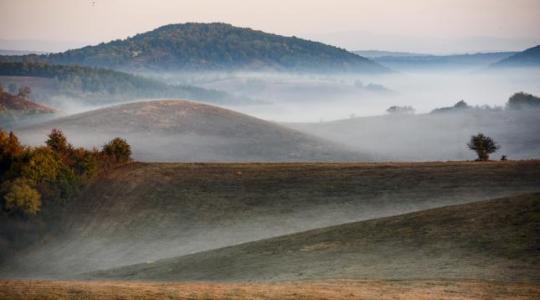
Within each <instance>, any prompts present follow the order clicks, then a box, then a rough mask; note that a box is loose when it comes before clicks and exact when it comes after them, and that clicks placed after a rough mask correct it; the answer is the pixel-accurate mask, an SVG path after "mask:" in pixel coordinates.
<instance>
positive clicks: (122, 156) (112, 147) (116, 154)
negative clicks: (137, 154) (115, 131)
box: [103, 137, 131, 163]
mask: <svg viewBox="0 0 540 300" xmlns="http://www.w3.org/2000/svg"><path fill="white" fill-rule="evenodd" d="M103 153H104V154H105V155H106V156H107V157H108V158H110V159H112V160H113V161H114V162H116V163H125V162H128V161H129V160H131V146H129V144H128V143H127V142H126V140H124V139H122V138H119V137H117V138H114V139H113V140H111V141H110V142H109V143H107V144H105V146H103Z"/></svg>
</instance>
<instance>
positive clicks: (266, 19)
mask: <svg viewBox="0 0 540 300" xmlns="http://www.w3.org/2000/svg"><path fill="white" fill-rule="evenodd" d="M184 22H226V23H230V24H233V25H235V26H242V27H251V28H254V29H259V30H263V31H266V32H271V33H277V34H281V35H287V36H291V35H296V36H298V37H304V38H309V39H312V40H318V41H322V42H325V43H329V44H332V45H336V46H339V47H342V48H346V49H349V50H368V49H378V50H390V51H407V52H421V53H436V54H448V53H463V52H481V51H499V50H522V49H525V48H528V47H531V46H534V45H537V44H540V30H538V29H539V28H540V0H384V1H381V0H332V1H329V0H327V1H321V0H288V1H278V0H176V1H173V0H170V1H168V0H154V1H143V0H131V1H127V0H94V1H91V0H47V1H44V0H0V49H16V50H34V51H37V50H42V51H63V50H66V49H68V48H76V47H80V46H84V45H88V44H98V43H100V42H107V41H110V40H114V39H122V38H126V37H128V36H132V35H134V34H137V33H141V32H145V31H149V30H152V29H154V28H157V27H159V26H162V25H166V24H170V23H184Z"/></svg>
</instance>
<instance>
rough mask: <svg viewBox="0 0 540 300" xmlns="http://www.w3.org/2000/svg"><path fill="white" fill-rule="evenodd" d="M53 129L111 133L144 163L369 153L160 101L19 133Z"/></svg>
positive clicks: (90, 137) (90, 135)
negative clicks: (356, 151)
mask: <svg viewBox="0 0 540 300" xmlns="http://www.w3.org/2000/svg"><path fill="white" fill-rule="evenodd" d="M52 128H59V129H61V130H63V131H64V132H65V134H66V135H67V136H68V138H69V140H70V141H73V142H74V143H75V144H78V145H83V146H86V147H92V146H101V145H102V144H104V143H105V142H106V141H108V140H110V139H111V138H113V137H115V136H121V137H124V138H126V139H127V140H128V142H129V143H130V144H131V145H132V148H133V149H134V158H135V159H137V160H143V161H341V160H344V161H350V160H367V159H369V157H367V156H365V155H359V154H356V153H353V152H350V151H346V150H343V149H342V148H341V147H339V146H336V145H334V144H332V143H330V142H327V141H324V140H322V139H319V138H315V137H311V136H309V135H306V134H303V133H300V132H298V131H295V130H291V129H288V128H285V127H282V126H280V125H277V124H275V123H272V122H267V121H263V120H260V119H257V118H253V117H250V116H248V115H244V114H241V113H237V112H234V111H231V110H227V109H223V108H219V107H216V106H211V105H206V104H201V103H196V102H190V101H183V100H166V101H165V100H164V101H149V102H137V103H130V104H124V105H118V106H113V107H108V108H103V109H99V110H95V111H91V112H86V113H82V114H77V115H73V116H69V117H66V118H62V119H59V120H55V121H52V122H47V123H44V124H41V125H38V126H34V127H31V128H26V129H22V130H19V131H17V134H18V135H19V136H20V137H21V139H22V140H23V141H24V142H27V143H38V142H42V140H43V139H44V137H46V134H47V133H48V132H49V131H50V130H51V129H52Z"/></svg>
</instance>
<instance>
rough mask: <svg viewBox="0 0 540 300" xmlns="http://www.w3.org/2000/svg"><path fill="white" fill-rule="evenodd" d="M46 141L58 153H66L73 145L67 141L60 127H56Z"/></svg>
mask: <svg viewBox="0 0 540 300" xmlns="http://www.w3.org/2000/svg"><path fill="white" fill-rule="evenodd" d="M48 137H49V138H48V139H47V141H46V142H45V143H46V144H47V146H48V147H49V148H51V149H52V150H53V151H55V152H57V153H66V152H67V151H68V149H69V148H71V145H70V144H69V143H68V142H67V139H66V136H65V135H64V133H63V132H62V131H61V130H60V129H56V128H54V129H53V130H52V131H51V133H50V134H49V136H48Z"/></svg>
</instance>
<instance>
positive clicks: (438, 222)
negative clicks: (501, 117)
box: [89, 193, 540, 283]
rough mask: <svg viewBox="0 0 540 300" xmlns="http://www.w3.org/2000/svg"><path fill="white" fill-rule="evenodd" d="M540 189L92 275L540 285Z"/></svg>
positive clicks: (156, 278) (153, 278)
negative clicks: (439, 280) (467, 281)
mask: <svg viewBox="0 0 540 300" xmlns="http://www.w3.org/2000/svg"><path fill="white" fill-rule="evenodd" d="M538 245H540V194H539V193H537V194H529V195H522V196H513V197H509V198H502V199H494V200H488V201H481V202H475V203H469V204H461V205H454V206H447V207H441V208H435V209H430V210H424V211H420V212H415V213H409V214H405V215H399V216H392V217H386V218H379V219H374V220H368V221H362V222H355V223H349V224H343V225H338V226H333V227H326V228H322V229H316V230H311V231H307V232H301V233H296V234H292V235H286V236H281V237H277V238H273V239H267V240H262V241H254V242H251V243H246V244H241V245H235V246H231V247H226V248H221V249H216V250H211V251H206V252H200V253H195V254H191V255H185V256H180V257H176V258H168V259H163V260H159V261H156V262H147V263H142V264H136V265H132V266H126V267H121V268H117V269H110V270H104V271H100V272H94V273H91V274H90V275H89V277H90V278H92V279H115V280H126V279H131V280H163V281H186V280H188V281H193V280H203V281H207V280H214V281H276V280H277V281H291V280H333V279H362V280H412V279H416V280H418V279H426V278H428V279H435V278H438V279H452V280H461V279H464V278H466V279H476V280H492V281H504V282H536V283H538V282H540V251H539V249H538Z"/></svg>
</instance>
